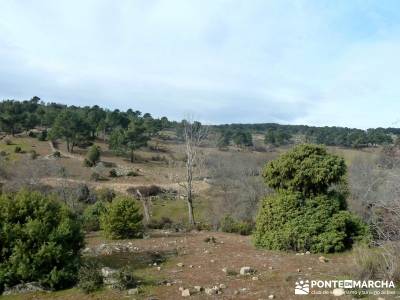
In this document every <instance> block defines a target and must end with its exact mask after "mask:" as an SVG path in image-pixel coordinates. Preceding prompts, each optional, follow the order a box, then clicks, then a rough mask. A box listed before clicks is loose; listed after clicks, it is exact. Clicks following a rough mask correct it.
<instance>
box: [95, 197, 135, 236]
mask: <svg viewBox="0 0 400 300" xmlns="http://www.w3.org/2000/svg"><path fill="white" fill-rule="evenodd" d="M142 218H143V216H142V215H141V214H140V213H139V208H138V206H137V205H136V203H135V201H134V199H131V198H128V197H124V196H117V197H116V198H115V199H114V200H113V202H111V203H109V204H108V205H107V206H106V211H105V212H104V213H103V214H101V217H100V227H101V229H102V230H103V231H104V233H105V235H106V236H107V237H109V238H112V239H124V238H137V237H141V236H142V235H143V224H142Z"/></svg>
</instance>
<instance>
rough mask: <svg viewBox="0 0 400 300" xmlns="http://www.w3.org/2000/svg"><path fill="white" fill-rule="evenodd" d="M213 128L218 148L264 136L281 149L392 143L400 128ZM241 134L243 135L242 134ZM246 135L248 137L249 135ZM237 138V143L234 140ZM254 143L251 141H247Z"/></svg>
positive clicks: (269, 125)
mask: <svg viewBox="0 0 400 300" xmlns="http://www.w3.org/2000/svg"><path fill="white" fill-rule="evenodd" d="M213 128H214V129H215V130H217V131H219V132H220V138H219V140H218V145H219V146H220V147H223V146H228V145H229V144H230V143H233V144H237V140H238V138H237V137H238V136H249V134H254V133H258V134H264V142H265V143H266V144H272V145H275V146H280V145H284V144H289V143H293V142H296V139H298V140H300V141H301V142H307V143H317V144H325V145H328V146H344V147H355V148H359V147H368V146H373V145H383V144H390V143H393V136H397V135H399V134H400V128H370V129H367V130H362V129H356V128H347V127H336V126H334V127H328V126H325V127H315V126H307V125H280V124H276V123H261V124H225V125H215V126H213ZM239 133H240V134H239ZM246 134H247V135H246ZM235 137H236V141H235ZM246 143H247V144H252V142H251V141H246Z"/></svg>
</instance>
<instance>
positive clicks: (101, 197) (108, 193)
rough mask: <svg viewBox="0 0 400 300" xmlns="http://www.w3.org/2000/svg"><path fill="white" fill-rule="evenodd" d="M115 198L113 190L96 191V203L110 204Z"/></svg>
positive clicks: (102, 189)
mask: <svg viewBox="0 0 400 300" xmlns="http://www.w3.org/2000/svg"><path fill="white" fill-rule="evenodd" d="M115 196H116V195H115V192H114V190H113V189H109V188H101V189H98V190H97V191H96V197H97V200H98V201H102V202H111V201H112V200H113V199H114V198H115Z"/></svg>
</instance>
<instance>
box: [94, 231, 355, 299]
mask: <svg viewBox="0 0 400 300" xmlns="http://www.w3.org/2000/svg"><path fill="white" fill-rule="evenodd" d="M88 241H89V244H88V247H87V249H86V254H87V255H96V256H98V257H99V258H100V259H102V260H103V262H104V263H105V264H107V262H108V265H110V264H111V265H112V264H114V265H113V267H118V266H122V265H124V264H129V263H133V264H135V263H136V264H137V267H138V269H141V272H140V273H141V274H143V276H144V277H150V278H155V279H157V280H156V281H157V285H156V287H154V288H151V289H147V290H146V289H144V292H142V294H139V295H135V296H132V298H133V299H135V298H136V299H142V298H143V299H181V298H184V297H187V298H190V299H218V298H219V299H296V298H298V297H299V296H295V295H294V287H295V282H296V281H297V280H298V279H299V278H305V279H307V278H315V279H332V278H336V277H343V276H345V275H346V272H347V273H348V272H349V264H351V258H350V255H348V254H344V255H343V254H342V255H334V256H329V257H321V256H320V255H313V254H308V253H282V252H272V251H264V250H257V249H255V248H254V246H253V245H252V244H251V239H250V237H245V236H239V235H234V234H227V233H216V232H212V233H211V232H192V233H171V232H168V231H157V232H153V234H152V235H151V237H150V238H148V239H144V240H132V241H123V242H111V243H107V242H105V241H103V240H102V239H101V238H100V237H97V236H91V237H89V238H88ZM129 257H140V258H141V259H140V261H139V262H138V261H133V260H130V259H129ZM140 264H141V265H140ZM346 270H347V271H346ZM139 291H140V288H139ZM136 292H137V291H131V292H130V293H132V294H136ZM314 297H315V298H318V297H317V296H314ZM314 297H313V296H308V297H307V298H314ZM320 297H321V296H320ZM323 297H324V299H330V297H331V296H323ZM332 297H333V296H332ZM349 299H350V298H349Z"/></svg>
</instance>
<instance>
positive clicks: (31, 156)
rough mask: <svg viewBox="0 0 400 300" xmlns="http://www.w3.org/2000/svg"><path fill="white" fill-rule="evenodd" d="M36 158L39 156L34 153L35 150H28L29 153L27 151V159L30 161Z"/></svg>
mask: <svg viewBox="0 0 400 300" xmlns="http://www.w3.org/2000/svg"><path fill="white" fill-rule="evenodd" d="M38 156H39V155H38V154H37V153H36V151H35V150H30V151H29V157H30V158H31V159H36V158H37V157H38Z"/></svg>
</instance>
